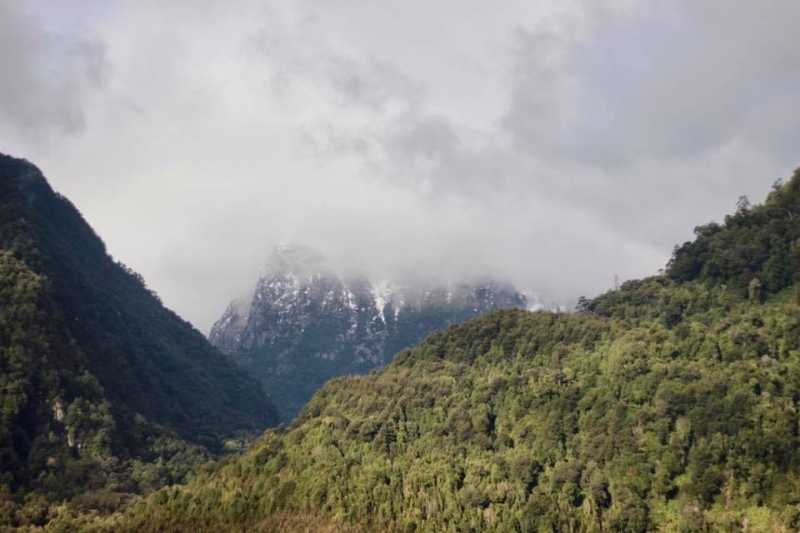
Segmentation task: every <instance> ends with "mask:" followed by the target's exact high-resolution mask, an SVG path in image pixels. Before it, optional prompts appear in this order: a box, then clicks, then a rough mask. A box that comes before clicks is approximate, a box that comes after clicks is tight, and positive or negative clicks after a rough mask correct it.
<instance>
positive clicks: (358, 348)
mask: <svg viewBox="0 0 800 533" xmlns="http://www.w3.org/2000/svg"><path fill="white" fill-rule="evenodd" d="M527 305H528V299H527V297H526V296H525V295H524V294H521V293H519V292H517V291H516V290H515V289H514V288H513V287H511V286H510V285H508V284H500V283H496V282H483V283H475V284H460V285H453V286H449V287H448V286H442V285H433V284H412V285H404V286H397V285H389V284H386V283H383V284H376V283H373V282H371V281H369V280H367V279H365V278H357V277H356V278H346V277H342V276H340V275H338V274H337V273H336V272H334V271H333V270H332V269H331V267H330V266H329V265H328V263H327V261H326V260H325V258H324V256H323V255H322V254H321V253H320V252H318V251H316V250H313V249H310V248H307V247H303V246H287V245H280V246H278V247H276V248H275V250H274V252H273V254H272V256H271V258H270V260H269V261H268V262H267V264H266V265H265V266H264V268H263V271H262V274H261V277H260V278H259V280H258V283H257V284H256V287H255V290H254V291H253V292H252V294H251V295H250V296H249V298H247V299H246V300H237V301H234V302H232V303H231V304H230V306H228V308H227V310H226V311H225V313H224V314H223V315H222V317H221V318H220V319H219V321H217V323H216V324H215V325H214V327H213V328H212V330H211V334H210V335H209V339H210V341H211V343H212V344H213V345H215V346H217V347H218V348H219V349H220V350H222V351H223V352H225V353H226V354H228V355H229V356H230V357H231V358H232V359H234V360H235V361H237V362H238V363H239V364H240V365H241V366H242V367H243V368H245V369H247V370H248V371H249V372H250V373H251V374H252V375H254V376H256V377H257V378H258V379H259V380H261V382H262V383H263V384H264V386H265V388H266V389H267V390H269V391H270V394H271V397H272V398H273V399H274V401H275V404H276V406H277V407H278V409H279V411H280V412H281V417H282V419H283V420H284V421H285V422H286V423H288V422H289V421H291V419H292V418H294V417H295V416H296V415H297V413H299V412H300V410H301V409H302V407H303V405H305V404H306V402H308V400H309V399H310V398H311V396H312V395H313V394H314V392H316V391H317V390H318V389H319V387H321V386H322V384H323V383H325V382H326V381H328V380H329V379H331V378H334V377H338V376H342V375H346V374H365V373H367V372H370V371H371V370H374V369H376V368H380V367H382V366H384V365H386V364H387V363H388V362H390V361H391V358H392V357H393V356H394V354H395V353H397V352H399V351H400V350H402V349H403V348H407V347H411V346H416V345H417V344H419V343H420V342H421V341H422V340H423V339H424V338H425V337H426V336H427V335H428V334H429V333H431V332H433V331H436V330H439V329H443V328H445V327H447V326H449V325H451V324H455V323H460V322H464V321H466V320H469V319H471V318H475V317H476V316H479V315H481V314H484V313H486V312H488V311H492V310H495V309H503V308H510V307H517V308H525V307H527Z"/></svg>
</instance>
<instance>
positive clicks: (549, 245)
mask: <svg viewBox="0 0 800 533" xmlns="http://www.w3.org/2000/svg"><path fill="white" fill-rule="evenodd" d="M285 4H286V3H284V2H273V1H251V0H235V1H232V2H227V3H225V4H224V5H222V4H218V3H213V2H197V1H192V2H189V1H177V2H170V3H169V5H164V3H161V2H155V1H151V0H145V1H139V2H133V1H111V2H100V1H92V0H85V1H81V2H77V3H70V6H69V7H65V6H64V5H63V3H60V2H57V1H55V0H43V1H38V2H35V3H25V4H22V3H19V2H14V1H12V0H0V72H3V75H2V77H0V151H2V152H4V153H8V154H11V155H14V156H17V157H25V158H27V159H29V160H30V161H32V162H34V163H35V164H36V165H38V166H39V167H40V168H41V169H42V170H43V172H44V174H45V175H46V176H47V178H48V179H49V180H50V182H51V183H52V185H53V186H54V188H55V189H56V190H58V191H59V192H61V193H62V194H64V195H66V196H67V197H69V198H70V199H71V200H72V201H73V203H75V204H76V206H77V207H78V208H79V209H80V210H81V212H82V213H83V214H84V216H85V217H86V218H87V220H88V221H89V223H90V224H92V226H93V227H94V228H95V229H96V230H97V232H98V233H99V234H100V235H101V236H102V238H103V239H104V241H105V242H106V244H107V246H108V249H109V252H110V253H111V254H112V255H113V256H114V257H115V259H117V260H120V261H122V262H124V263H125V264H127V265H128V266H130V267H132V268H133V269H135V270H136V271H138V272H140V273H141V274H142V275H143V276H144V278H145V280H146V281H147V283H148V285H149V286H150V287H151V288H152V289H154V290H156V291H157V292H158V293H159V295H160V296H161V297H162V299H163V300H164V302H165V304H166V305H167V306H168V307H170V308H172V309H174V310H175V311H176V312H178V313H179V314H180V315H181V316H183V317H184V318H186V319H188V320H189V321H191V322H192V323H193V324H194V325H195V326H197V327H198V328H199V329H201V330H202V331H204V332H207V331H208V329H209V328H210V326H211V324H212V323H213V322H214V320H216V319H217V318H218V317H219V316H220V315H221V313H222V312H223V311H224V309H225V307H226V306H227V304H228V302H229V301H230V300H232V299H233V298H234V297H236V296H238V295H240V294H243V293H244V292H246V291H247V289H248V288H250V287H251V286H252V285H253V284H254V283H255V280H256V276H257V275H258V271H259V268H260V266H261V264H262V263H263V261H264V260H265V259H266V258H267V256H268V255H269V253H270V251H271V249H272V248H273V247H274V246H275V245H276V244H277V243H278V242H293V243H303V244H307V245H309V246H313V247H316V248H318V249H320V250H321V251H322V252H323V253H324V254H325V255H326V256H327V257H328V259H329V260H330V262H331V263H332V265H334V267H335V268H337V269H340V270H341V271H342V272H347V273H358V274H363V275H368V276H370V277H373V278H375V279H377V280H392V279H401V278H402V279H406V278H409V277H416V278H426V279H434V280H453V279H460V278H470V277H476V276H493V277H496V278H498V279H502V280H508V281H510V282H512V283H514V284H515V285H516V286H517V287H518V288H519V289H522V290H527V291H532V292H538V293H541V294H543V295H546V296H547V297H549V298H552V299H553V300H556V301H568V300H574V299H576V298H577V297H578V296H580V295H589V296H592V295H595V294H598V293H600V292H603V291H605V290H608V289H609V288H611V287H612V286H613V283H614V276H615V275H619V277H620V278H621V279H623V280H624V279H630V278H638V277H643V276H647V275H652V274H655V273H657V271H658V269H660V268H663V267H664V265H665V264H666V263H667V261H668V260H669V257H670V253H671V250H672V247H673V246H674V245H675V244H676V243H681V242H683V241H685V240H688V239H690V238H691V237H692V230H693V228H694V227H695V226H697V225H700V224H704V223H706V222H708V221H710V220H721V219H722V217H724V215H725V214H727V213H730V212H732V211H733V210H734V209H735V202H736V199H737V198H738V197H739V196H740V195H748V196H749V197H750V198H751V200H753V201H754V202H755V201H761V199H762V198H763V197H764V196H765V195H766V193H767V192H768V190H769V188H770V186H771V185H772V183H773V182H774V181H775V180H776V179H778V178H781V177H788V176H789V175H791V172H792V171H793V170H794V168H795V167H797V166H800V146H798V145H799V144H800V142H798V138H800V137H798V135H797V131H798V130H800V33H798V32H797V31H796V27H795V26H796V21H797V20H798V18H799V17H800V4H798V3H797V2H796V1H795V0H771V1H769V2H761V3H758V4H754V3H752V2H746V1H744V0H734V1H726V2H722V1H721V0H709V1H704V2H702V3H697V2H691V1H689V0H677V1H671V2H665V1H635V0H607V1H602V2H597V1H588V0H587V1H577V2H573V3H570V4H569V5H564V4H565V3H563V2H555V1H552V2H536V3H535V4H536V5H530V4H531V3H530V2H522V1H506V2H503V3H501V4H487V3H485V2H477V1H466V2H465V1H463V0H462V1H455V0H442V1H437V2H421V1H417V0H411V1H403V2H400V1H387V2H381V3H380V4H379V5H378V4H375V3H368V2H362V1H356V0H349V1H338V2H318V1H314V0H301V1H298V2H293V3H291V5H290V6H287V5H285Z"/></svg>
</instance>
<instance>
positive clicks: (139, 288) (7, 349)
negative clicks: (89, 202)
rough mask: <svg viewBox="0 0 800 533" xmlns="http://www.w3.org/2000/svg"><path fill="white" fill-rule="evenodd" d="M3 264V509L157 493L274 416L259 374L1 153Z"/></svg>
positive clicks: (28, 169) (42, 510)
mask: <svg viewBox="0 0 800 533" xmlns="http://www.w3.org/2000/svg"><path fill="white" fill-rule="evenodd" d="M0 273H1V274H2V276H1V277H0V406H1V407H2V410H0V466H2V474H0V508H2V507H3V505H9V506H11V507H9V509H11V508H13V507H14V506H15V505H16V503H15V502H17V503H18V502H20V501H22V500H25V501H26V502H28V503H30V501H31V498H34V499H35V498H41V499H42V503H41V505H39V506H38V507H35V508H36V509H38V510H37V511H36V513H38V515H39V516H36V517H34V519H33V520H32V521H33V522H34V523H36V522H40V521H45V520H46V515H47V510H46V507H47V502H48V501H56V500H61V499H64V498H71V497H73V496H75V495H77V494H79V493H83V492H89V491H95V490H101V491H105V492H106V493H108V492H109V491H110V492H117V493H127V492H142V491H146V490H148V489H151V488H153V486H154V485H155V486H158V485H160V484H163V483H165V482H167V483H168V482H171V481H175V480H180V479H182V478H183V476H184V475H185V474H186V472H187V469H188V467H189V466H190V465H196V463H198V462H201V461H204V460H205V459H206V452H205V451H204V450H203V449H202V448H200V447H199V446H197V444H200V445H204V446H208V447H211V448H219V447H220V446H221V444H222V439H223V438H228V437H231V436H233V435H235V434H236V433H237V432H254V431H258V430H261V429H263V428H264V427H266V426H268V425H270V424H273V423H274V422H275V416H274V411H273V410H272V407H271V405H270V404H269V402H268V401H267V399H266V397H265V394H264V392H263V389H262V387H261V385H260V384H259V383H257V382H256V381H254V380H253V379H252V378H250V377H248V376H247V375H246V373H244V372H243V371H242V370H240V369H238V368H237V367H236V365H235V364H233V363H232V362H230V361H229V360H228V359H227V358H226V357H224V356H223V355H222V354H220V353H219V352H218V351H217V350H216V349H214V348H213V347H212V346H210V345H209V344H208V342H207V341H206V340H205V339H204V338H203V336H202V335H201V334H200V333H199V332H197V331H196V330H194V329H193V328H192V327H191V325H189V324H188V323H186V322H185V321H183V320H181V319H180V318H179V317H178V316H176V315H175V314H174V313H172V312H171V311H169V310H167V309H165V308H164V307H163V306H162V304H161V302H160V301H159V300H158V298H157V297H156V296H155V295H154V294H153V293H152V292H151V291H149V290H148V289H147V288H146V287H145V285H144V283H143V281H142V279H141V277H139V276H138V275H136V274H134V273H133V272H131V271H130V270H129V269H127V268H125V267H124V266H122V265H119V264H117V263H115V262H114V261H113V260H112V259H111V258H110V257H109V256H108V255H107V254H106V253H105V246H104V245H103V243H102V241H101V240H100V239H99V238H98V237H97V236H96V235H95V233H94V231H93V230H92V229H91V227H90V226H89V225H88V224H87V223H86V222H85V221H84V220H83V218H82V217H81V215H80V213H79V212H78V211H77V210H76V209H75V208H74V207H73V206H72V204H71V203H70V202H69V201H67V200H66V199H65V198H63V197H61V196H60V195H58V194H56V193H54V192H53V190H52V189H51V188H50V186H49V185H48V184H47V182H46V181H45V179H44V177H43V176H42V175H41V173H40V172H39V171H38V169H36V167H34V166H33V165H31V164H30V163H28V162H26V161H22V160H18V159H14V158H11V157H7V156H3V155H0ZM180 439H185V441H189V442H185V441H184V440H180ZM191 443H194V444H191ZM148 463H149V464H148ZM156 463H157V464H156ZM179 463H180V464H179ZM25 509H26V510H24V512H25V513H29V512H33V511H30V509H31V506H30V505H28V506H27V507H26V508H25ZM6 511H8V509H6ZM0 514H2V515H3V518H4V519H5V518H7V517H10V516H12V513H10V512H8V513H5V512H4V513H0ZM28 518H30V517H28ZM28 518H25V517H17V518H15V519H14V520H17V522H24V521H29V520H28ZM0 525H3V520H0Z"/></svg>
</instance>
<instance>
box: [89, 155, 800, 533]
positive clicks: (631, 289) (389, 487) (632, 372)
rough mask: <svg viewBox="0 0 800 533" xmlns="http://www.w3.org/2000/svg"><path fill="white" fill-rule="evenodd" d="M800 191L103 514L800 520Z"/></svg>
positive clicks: (406, 358) (631, 526) (256, 518)
mask: <svg viewBox="0 0 800 533" xmlns="http://www.w3.org/2000/svg"><path fill="white" fill-rule="evenodd" d="M799 209H800V171H798V172H796V173H795V175H794V177H793V178H792V179H791V180H790V181H789V182H788V183H786V184H782V185H778V186H776V189H775V191H773V193H771V194H770V196H769V197H768V198H767V201H766V202H765V203H764V204H763V205H759V206H754V207H747V208H745V209H740V211H739V212H737V213H736V214H735V215H732V216H731V217H729V218H728V219H726V222H725V224H723V225H720V226H719V227H718V228H714V230H713V231H706V230H705V229H702V227H701V230H699V231H698V232H697V233H698V235H697V238H696V239H695V240H694V241H693V242H691V243H686V244H684V245H682V246H679V247H678V248H677V249H676V251H675V254H674V255H673V259H672V261H671V263H670V265H669V267H668V268H667V271H666V274H665V275H660V276H654V277H651V278H647V279H643V280H634V281H628V282H626V283H624V284H622V286H621V287H620V289H619V290H616V291H611V292H608V293H606V294H603V295H600V296H598V297H596V298H594V299H585V298H584V299H582V300H581V302H580V312H577V313H573V314H566V313H541V312H539V313H529V312H525V311H521V310H501V311H494V312H492V313H489V314H487V315H484V316H482V317H479V318H477V319H474V320H472V321H469V322H467V323H465V324H463V325H460V326H451V327H449V328H447V329H446V330H444V331H442V332H438V333H434V334H432V335H431V336H429V337H428V339H427V340H426V341H425V342H423V343H422V344H421V345H420V346H419V347H417V348H414V349H413V350H404V351H403V352H401V353H400V354H398V355H397V356H396V357H395V358H394V360H393V362H392V363H391V364H389V365H388V366H386V367H385V368H384V369H382V370H380V371H378V372H375V373H372V374H370V375H367V376H359V377H343V378H339V379H336V380H333V381H330V382H329V383H327V384H326V385H325V386H324V387H323V388H322V389H321V390H320V391H319V392H318V393H317V394H316V395H315V396H314V397H313V399H312V400H311V401H310V403H309V404H308V405H307V406H306V408H305V409H304V410H303V412H302V413H301V415H300V416H299V417H298V418H296V419H295V420H294V422H293V423H292V426H291V427H290V428H288V429H285V428H283V427H281V428H278V429H274V430H270V431H268V432H266V433H265V434H264V436H263V437H262V438H261V439H260V440H259V441H258V442H257V443H256V444H255V445H254V446H253V447H252V448H251V449H249V450H248V451H247V452H246V453H245V454H243V455H242V456H239V457H236V458H234V459H232V460H231V461H229V462H227V463H226V464H222V465H220V466H219V467H218V468H217V469H216V470H214V471H212V472H206V473H203V474H201V475H199V476H197V477H196V478H194V479H193V480H192V481H191V482H189V483H188V484H187V485H186V486H182V487H172V488H167V489H164V490H161V491H159V492H157V493H155V494H153V495H152V496H150V497H149V498H147V499H146V500H144V501H141V502H139V503H138V504H137V505H134V506H132V507H131V508H129V509H128V510H127V511H126V512H125V513H123V514H120V515H116V516H113V517H109V518H101V519H98V520H96V521H94V522H93V524H92V526H93V528H94V529H93V530H100V531H111V530H114V531H159V530H169V531H193V530H202V529H204V528H205V529H213V530H215V531H222V532H224V531H244V530H248V531H319V532H322V531H364V532H366V531H418V532H436V531H498V532H501V531H502V532H506V531H520V532H529V531H534V532H535V531H540V532H541V531H548V532H556V531H572V532H601V531H610V532H629V533H646V532H652V531H665V532H671V531H673V532H677V531H685V532H695V531H696V532H706V531H749V532H778V531H799V530H800V476H799V475H798V472H800V430H798V428H800V409H799V408H798V402H800V263H798V262H796V261H795V256H794V255H793V254H794V253H795V252H796V250H795V249H796V248H797V239H798V237H800V217H798V216H797V213H798V212H799V211H798V210H799ZM741 250H748V251H750V252H752V253H750V255H746V256H742V255H741V254H740V253H739V252H741ZM775 272H780V273H782V274H781V275H780V276H778V277H777V278H775V279H778V280H781V281H779V282H777V283H775V282H774V281H771V280H773V278H771V277H770V273H775Z"/></svg>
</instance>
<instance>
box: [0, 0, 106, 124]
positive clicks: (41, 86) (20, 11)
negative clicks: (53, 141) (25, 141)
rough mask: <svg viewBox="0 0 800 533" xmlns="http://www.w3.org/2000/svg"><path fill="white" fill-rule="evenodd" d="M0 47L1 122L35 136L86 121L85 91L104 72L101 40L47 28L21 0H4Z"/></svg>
mask: <svg viewBox="0 0 800 533" xmlns="http://www.w3.org/2000/svg"><path fill="white" fill-rule="evenodd" d="M0 50H2V53H0V72H2V77H0V119H2V120H0V124H2V126H0V127H3V128H6V129H9V130H10V131H11V132H12V134H14V133H16V134H21V135H29V136H32V137H34V138H37V139H38V138H41V136H43V135H45V134H48V133H49V132H51V131H56V132H62V133H70V132H75V131H77V130H80V129H81V128H82V127H83V126H84V104H85V93H86V92H87V91H89V90H92V89H94V88H96V87H97V86H100V85H102V84H103V83H104V81H105V79H106V77H107V74H108V72H107V71H108V64H107V63H106V61H105V47H104V45H103V43H102V42H100V41H98V40H96V39H93V38H92V37H90V36H81V35H77V36H76V35H63V34H59V33H55V32H51V31H47V30H46V29H44V28H43V27H42V26H41V24H40V23H39V21H38V20H37V19H36V16H35V15H34V14H32V13H29V12H27V11H26V10H25V7H24V5H23V4H20V3H19V2H13V1H11V0H2V1H0Z"/></svg>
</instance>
